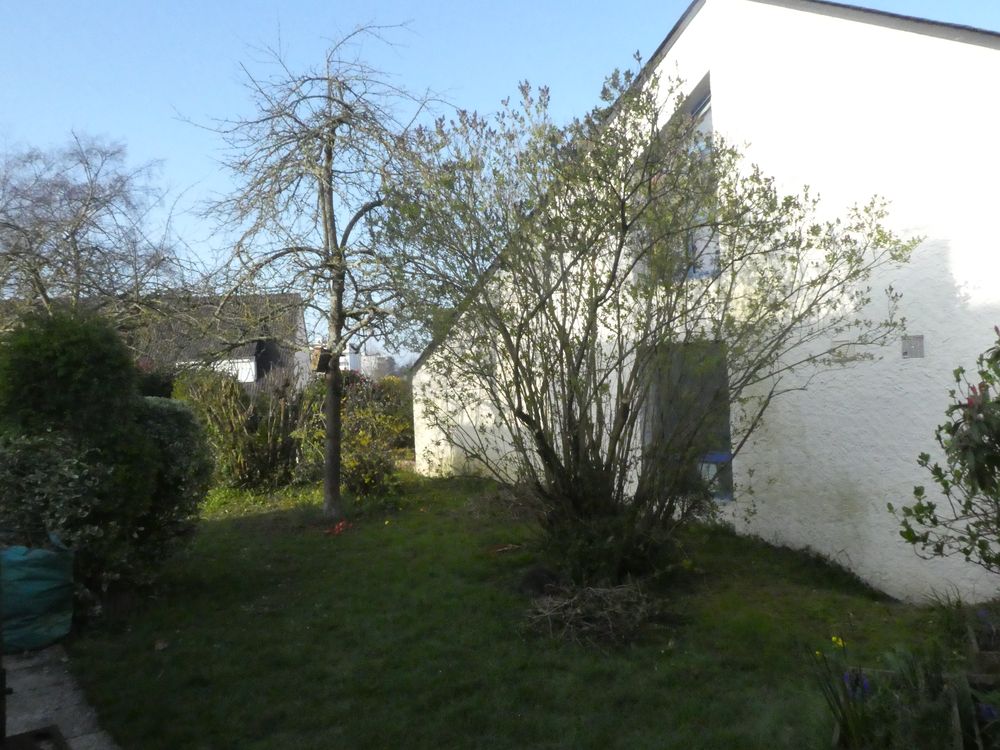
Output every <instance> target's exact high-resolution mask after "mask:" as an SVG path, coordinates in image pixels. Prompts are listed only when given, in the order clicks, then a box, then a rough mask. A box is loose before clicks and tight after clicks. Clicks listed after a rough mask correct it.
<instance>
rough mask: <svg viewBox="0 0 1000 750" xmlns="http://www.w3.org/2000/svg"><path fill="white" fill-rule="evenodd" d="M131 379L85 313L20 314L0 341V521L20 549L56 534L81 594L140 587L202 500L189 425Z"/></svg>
mask: <svg viewBox="0 0 1000 750" xmlns="http://www.w3.org/2000/svg"><path fill="white" fill-rule="evenodd" d="M44 353H47V354H44ZM135 378H136V374H135V371H134V367H133V365H132V362H131V358H130V356H129V353H128V351H127V349H126V348H125V346H124V344H122V343H121V341H120V340H118V338H117V334H116V333H115V332H114V330H113V329H112V328H111V327H110V326H109V325H108V324H107V323H103V322H101V321H100V320H98V319H96V318H89V317H82V318H73V317H71V316H66V315H56V316H53V317H52V318H51V319H43V318H38V317H31V318H28V319H26V320H25V321H24V323H23V324H22V325H20V326H18V327H16V328H15V329H14V330H12V331H11V332H9V333H8V334H7V335H5V336H4V337H3V339H0V424H2V426H3V428H4V437H3V439H2V443H0V492H2V495H3V500H2V505H0V518H2V523H3V524H4V526H6V527H7V528H9V529H11V530H12V531H13V532H14V533H15V535H17V536H19V537H20V538H21V539H22V541H25V542H28V543H38V542H39V541H41V540H44V537H45V536H47V533H48V532H52V533H55V534H57V535H58V536H59V537H60V538H61V540H62V541H63V543H65V544H67V545H68V546H70V547H72V548H73V549H74V551H75V552H76V566H77V571H76V572H77V580H78V582H79V583H81V584H82V585H83V586H85V587H87V588H91V589H99V590H107V589H108V588H109V586H111V585H112V584H114V583H115V582H122V583H127V584H133V583H146V582H148V581H150V580H151V579H152V578H153V577H154V575H155V572H156V570H157V569H158V568H159V566H160V565H161V564H162V562H163V560H164V559H165V557H166V554H167V553H168V552H169V551H170V550H171V549H172V548H173V547H174V546H175V545H176V544H177V543H178V542H179V541H180V539H181V538H183V537H184V536H186V535H187V534H188V533H189V532H190V530H191V522H192V519H193V515H194V511H193V510H192V508H195V509H196V506H197V503H198V502H199V501H200V498H201V497H202V496H203V495H204V489H205V487H204V481H203V474H204V468H203V467H204V464H203V461H204V456H203V454H204V453H205V450H204V442H203V441H202V440H201V438H200V433H199V432H198V431H197V425H196V424H195V422H194V420H193V418H192V417H191V415H190V414H187V413H184V412H183V409H182V408H181V407H177V408H174V407H164V406H163V405H162V404H159V405H158V404H156V403H146V402H144V401H143V400H142V399H140V398H139V397H138V396H137V394H136V390H135Z"/></svg>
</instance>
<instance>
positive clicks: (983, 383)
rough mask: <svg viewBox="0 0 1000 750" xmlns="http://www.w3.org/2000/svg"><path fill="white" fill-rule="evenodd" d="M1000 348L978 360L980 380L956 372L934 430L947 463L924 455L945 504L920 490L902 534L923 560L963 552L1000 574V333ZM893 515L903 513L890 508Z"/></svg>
mask: <svg viewBox="0 0 1000 750" xmlns="http://www.w3.org/2000/svg"><path fill="white" fill-rule="evenodd" d="M994 330H995V331H996V334H997V342H996V344H994V346H993V347H992V348H991V349H989V350H987V351H986V352H985V353H984V354H982V355H980V357H979V359H978V363H977V364H978V366H977V375H978V382H969V381H968V379H966V372H965V370H964V369H963V368H961V367H959V368H958V369H957V370H955V373H954V375H955V383H956V384H957V387H956V388H955V389H953V390H951V391H949V396H950V397H951V399H952V403H951V406H949V407H948V409H947V410H946V412H945V414H946V415H947V417H948V421H947V422H945V423H944V424H942V425H940V426H939V427H938V428H937V430H936V431H935V438H936V439H937V443H938V446H939V447H940V448H941V450H942V451H943V453H944V462H943V463H938V462H932V461H931V456H930V454H928V453H921V454H920V457H919V458H918V461H917V463H918V464H919V465H920V466H922V467H923V468H925V469H927V470H928V471H930V474H931V478H932V479H933V480H934V482H935V484H937V486H938V490H939V493H940V495H941V496H943V499H944V502H942V501H941V500H940V499H938V498H933V497H931V496H930V495H928V493H927V491H926V490H925V488H924V487H923V486H922V485H921V486H918V487H914V489H913V496H914V498H915V500H916V502H914V504H913V505H911V506H906V507H902V508H900V509H899V514H898V515H899V516H900V522H901V526H902V528H901V530H900V536H902V537H903V539H905V540H906V541H907V542H909V543H910V544H912V545H913V546H914V548H915V549H916V551H917V554H919V555H921V556H922V557H945V556H948V555H953V554H960V555H962V556H964V557H965V559H966V560H970V561H972V562H974V563H976V564H977V565H980V566H982V567H984V568H986V569H987V570H990V571H992V572H995V573H1000V327H996V328H995V329H994ZM889 511H890V512H893V513H895V512H896V509H895V508H894V507H893V506H892V504H891V503H890V504H889Z"/></svg>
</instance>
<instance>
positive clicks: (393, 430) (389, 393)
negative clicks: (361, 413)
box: [372, 375, 413, 450]
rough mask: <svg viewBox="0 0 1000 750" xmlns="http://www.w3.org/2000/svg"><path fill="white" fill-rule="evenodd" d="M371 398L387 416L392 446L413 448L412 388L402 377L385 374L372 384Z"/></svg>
mask: <svg viewBox="0 0 1000 750" xmlns="http://www.w3.org/2000/svg"><path fill="white" fill-rule="evenodd" d="M372 388H373V391H374V394H373V400H374V401H375V403H376V404H377V405H378V407H379V410H380V411H381V412H382V413H383V414H384V415H385V416H386V417H387V418H388V424H387V427H388V429H389V435H390V439H391V442H392V447H393V448H409V449H410V450H413V390H412V388H411V386H410V384H409V383H408V382H407V381H406V380H403V378H400V377H397V376H395V375H386V376H385V377H384V378H380V379H379V380H376V381H375V382H374V383H373V384H372Z"/></svg>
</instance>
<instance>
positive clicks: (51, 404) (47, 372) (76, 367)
mask: <svg viewBox="0 0 1000 750" xmlns="http://www.w3.org/2000/svg"><path fill="white" fill-rule="evenodd" d="M135 397H136V372H135V368H134V367H133V365H132V358H131V355H130V354H129V351H128V349H127V348H126V347H125V345H124V344H123V343H122V341H121V339H119V338H118V334H117V333H116V332H115V331H114V329H113V328H111V326H110V325H108V323H106V322H105V321H103V320H101V319H100V318H96V317H88V316H73V315H69V314H65V313H57V314H55V315H52V316H41V315H32V316H29V317H26V318H25V319H24V320H22V321H21V322H20V324H19V325H17V326H16V327H15V328H14V329H13V330H11V331H9V332H7V333H6V334H5V335H4V336H3V339H2V341H0V426H2V428H3V429H5V430H7V431H11V432H15V433H38V432H44V431H47V430H61V431H65V432H67V433H70V434H72V435H75V436H77V437H80V438H83V439H85V440H86V441H88V442H92V443H95V444H97V443H99V444H106V443H107V442H108V440H114V439H115V438H116V437H117V433H118V430H119V428H120V427H121V426H122V425H123V424H124V423H127V422H128V421H129V420H128V415H129V414H131V411H132V408H133V405H134V403H135Z"/></svg>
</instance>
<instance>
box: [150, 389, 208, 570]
mask: <svg viewBox="0 0 1000 750" xmlns="http://www.w3.org/2000/svg"><path fill="white" fill-rule="evenodd" d="M137 416H138V422H139V425H140V427H141V428H142V430H143V432H144V433H145V434H146V435H148V436H149V437H150V439H151V440H152V441H153V444H154V446H155V448H156V459H157V460H156V470H155V473H154V475H153V476H152V477H151V487H152V496H151V498H150V500H151V502H150V503H149V507H148V511H147V512H146V513H145V514H144V515H143V516H142V517H141V518H140V519H139V528H138V529H137V530H136V532H135V533H136V536H135V544H136V545H137V546H138V548H139V550H140V552H141V554H142V558H143V562H144V564H145V565H146V567H149V568H154V567H155V566H156V564H157V562H158V560H160V559H163V558H165V557H167V556H168V555H169V554H170V553H171V552H173V551H174V549H175V548H176V547H177V546H178V545H179V544H180V543H181V542H183V541H184V540H186V539H188V538H189V537H190V536H191V534H192V533H193V532H194V527H195V522H196V521H197V518H198V511H199V509H200V507H201V503H202V501H203V500H204V499H205V494H206V493H207V492H208V488H209V485H210V483H211V478H212V459H211V452H210V450H209V447H208V442H207V440H206V439H205V434H204V431H203V430H202V428H201V425H200V424H199V423H198V420H197V419H196V418H195V415H194V412H193V411H192V410H191V408H190V407H189V406H188V405H187V404H184V403H181V402H179V401H173V400H171V399H167V398H156V397H147V398H144V399H142V401H141V402H140V406H139V410H138V415H137Z"/></svg>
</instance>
